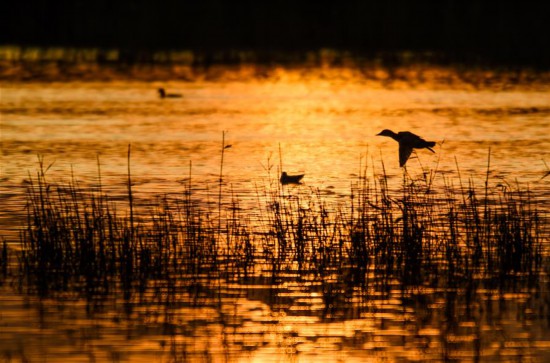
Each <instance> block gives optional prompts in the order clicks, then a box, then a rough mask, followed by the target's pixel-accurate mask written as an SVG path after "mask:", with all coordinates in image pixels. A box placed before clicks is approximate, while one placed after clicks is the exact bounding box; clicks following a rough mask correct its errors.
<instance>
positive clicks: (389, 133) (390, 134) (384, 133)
mask: <svg viewBox="0 0 550 363" xmlns="http://www.w3.org/2000/svg"><path fill="white" fill-rule="evenodd" d="M376 136H388V137H393V136H395V132H393V131H392V130H388V129H384V130H382V131H380V133H378V134H376Z"/></svg>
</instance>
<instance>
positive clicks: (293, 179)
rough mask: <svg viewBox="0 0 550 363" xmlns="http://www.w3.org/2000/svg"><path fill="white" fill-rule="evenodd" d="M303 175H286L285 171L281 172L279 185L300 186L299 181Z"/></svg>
mask: <svg viewBox="0 0 550 363" xmlns="http://www.w3.org/2000/svg"><path fill="white" fill-rule="evenodd" d="M304 175H305V174H299V175H288V174H287V173H286V171H283V173H282V174H281V179H280V181H281V184H283V185H286V184H301V183H300V181H301V180H302V178H303V177H304Z"/></svg>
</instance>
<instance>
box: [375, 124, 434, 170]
mask: <svg viewBox="0 0 550 363" xmlns="http://www.w3.org/2000/svg"><path fill="white" fill-rule="evenodd" d="M376 136H387V137H391V138H392V139H394V140H395V141H397V142H398V143H399V166H401V167H403V166H405V163H406V162H407V160H408V159H409V156H411V153H412V152H413V149H428V150H430V151H431V152H433V153H435V151H433V150H432V147H434V146H435V142H433V141H426V140H424V139H423V138H421V137H420V136H418V135H415V134H413V133H412V132H409V131H400V132H398V133H397V134H396V133H395V132H393V131H391V130H388V129H385V130H382V132H380V133H379V134H377V135H376Z"/></svg>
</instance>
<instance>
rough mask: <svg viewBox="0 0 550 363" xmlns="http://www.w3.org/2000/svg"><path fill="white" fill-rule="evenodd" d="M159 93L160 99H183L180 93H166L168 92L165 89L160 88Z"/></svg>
mask: <svg viewBox="0 0 550 363" xmlns="http://www.w3.org/2000/svg"><path fill="white" fill-rule="evenodd" d="M158 93H159V96H160V98H181V97H182V95H181V94H180V93H166V90H165V89H164V88H159V89H158Z"/></svg>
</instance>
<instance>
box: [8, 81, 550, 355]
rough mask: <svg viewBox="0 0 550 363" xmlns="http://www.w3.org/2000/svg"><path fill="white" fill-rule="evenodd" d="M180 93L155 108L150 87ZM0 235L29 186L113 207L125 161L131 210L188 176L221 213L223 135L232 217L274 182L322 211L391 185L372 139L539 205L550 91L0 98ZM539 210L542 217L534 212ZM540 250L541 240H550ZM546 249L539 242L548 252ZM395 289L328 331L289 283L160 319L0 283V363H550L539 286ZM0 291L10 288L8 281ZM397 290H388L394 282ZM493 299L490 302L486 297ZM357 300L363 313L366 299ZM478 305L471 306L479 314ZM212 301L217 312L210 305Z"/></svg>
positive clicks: (16, 91)
mask: <svg viewBox="0 0 550 363" xmlns="http://www.w3.org/2000/svg"><path fill="white" fill-rule="evenodd" d="M161 86H162V87H165V88H166V89H167V91H168V92H177V93H180V94H182V96H183V97H181V98H167V99H160V98H159V97H158V94H157V88H158V87H161ZM0 87H1V97H0V111H1V142H2V165H1V168H2V169H1V172H2V175H1V183H0V196H1V199H2V209H1V211H0V235H2V236H3V237H4V238H5V239H6V240H7V242H8V245H9V246H10V248H13V249H14V250H16V249H18V241H19V239H18V231H19V229H20V228H22V227H23V225H24V223H25V197H24V195H25V188H26V186H27V185H28V184H27V183H28V180H29V176H31V177H32V176H34V175H35V174H36V172H37V169H38V162H37V155H41V156H42V157H43V158H44V164H45V165H46V166H50V165H51V167H50V168H49V169H48V171H47V178H48V179H49V180H50V181H54V182H66V181H68V180H70V179H71V174H74V177H75V178H76V179H78V180H79V181H80V182H81V183H82V185H84V186H86V185H94V183H97V176H98V159H99V161H100V165H101V176H102V183H103V185H104V188H105V189H106V190H108V191H110V192H111V193H112V194H113V195H117V194H120V195H124V193H125V190H126V189H125V188H126V176H127V166H128V164H127V151H128V145H131V174H132V180H133V183H134V192H135V194H136V196H137V198H138V199H139V200H142V201H144V200H147V199H148V198H153V196H156V195H173V194H178V193H181V192H182V190H183V189H182V188H183V187H182V184H184V183H185V181H186V180H187V178H188V176H189V174H190V172H191V175H192V178H193V180H194V182H195V183H199V184H200V185H201V187H202V189H201V190H202V193H204V194H203V195H204V198H209V197H210V198H213V199H215V198H216V197H217V185H218V184H217V183H218V179H219V173H220V162H221V160H220V158H221V148H222V137H223V138H224V139H225V145H228V144H230V145H231V147H230V148H227V149H225V150H224V160H223V175H224V182H225V184H224V185H225V187H226V188H227V190H229V189H230V190H231V191H232V193H233V195H235V196H237V197H238V198H239V199H240V200H241V201H242V203H241V206H242V207H243V209H244V210H245V212H246V211H247V210H251V209H252V208H253V206H254V205H256V199H257V190H258V188H260V189H261V188H265V187H266V186H268V185H270V183H273V182H274V181H275V182H276V181H277V179H278V174H279V172H280V171H281V168H282V170H285V171H287V172H289V173H292V174H294V173H296V174H298V173H300V174H301V173H305V177H304V184H303V185H302V186H300V187H297V188H312V189H315V190H318V191H319V193H320V195H322V196H323V197H324V198H326V201H327V202H328V203H335V204H338V203H340V202H341V201H343V200H347V198H349V196H350V186H351V184H352V183H353V182H354V180H356V178H357V177H358V175H360V174H361V170H362V168H364V166H365V165H370V167H369V169H368V170H369V173H371V174H370V175H372V174H376V173H377V172H378V173H379V172H381V171H382V169H383V168H384V169H385V172H386V174H387V175H388V178H389V180H390V183H391V182H395V183H396V184H399V183H400V181H401V179H402V169H401V168H399V163H398V153H397V144H396V143H395V142H394V141H393V140H391V139H388V138H384V137H377V136H375V135H376V134H377V133H378V132H380V131H381V130H382V129H385V128H389V129H392V130H394V131H405V130H408V131H412V132H414V133H416V134H418V135H420V136H422V137H423V138H425V139H426V140H430V141H436V142H437V146H436V147H435V148H434V150H435V153H430V152H429V151H427V150H420V151H418V152H417V153H416V155H415V154H413V156H412V157H411V159H409V161H408V163H407V171H408V172H409V173H410V174H411V175H413V176H419V175H422V174H423V172H424V171H426V170H437V175H438V176H437V178H444V177H449V178H454V177H456V174H457V165H458V167H459V168H460V172H461V175H462V177H463V178H465V179H467V178H470V177H471V178H473V180H475V181H476V182H478V183H479V184H480V185H483V183H484V181H485V176H486V171H487V163H488V159H489V150H490V174H491V185H490V187H496V186H498V185H499V184H500V185H502V184H505V183H510V184H514V183H516V182H518V183H521V184H522V185H526V186H528V188H529V189H530V190H531V191H532V192H533V195H534V199H535V200H536V201H537V202H538V203H539V206H540V207H541V208H542V209H544V207H545V203H546V202H547V200H548V198H550V177H547V178H543V176H544V175H545V174H546V173H547V172H548V171H549V169H548V168H549V166H548V165H550V132H549V131H550V128H549V125H550V85H546V86H545V85H540V84H538V85H537V87H531V86H530V85H529V84H510V85H506V84H503V85H497V86H495V85H490V86H483V85H481V86H480V85H475V86H474V85H471V84H467V83H462V82H452V81H450V82H448V83H442V82H438V83H430V82H429V81H425V82H424V83H420V84H415V83H410V82H404V81H395V82H387V81H379V80H372V79H371V80H366V79H362V78H360V77H351V76H348V77H337V76H332V77H326V76H322V73H320V72H311V74H309V73H307V72H305V73H304V72H303V71H301V72H298V71H292V70H279V71H277V72H275V73H274V74H272V75H271V76H269V77H267V78H248V79H246V80H243V81H238V80H235V77H233V78H232V79H230V80H215V81H207V80H197V81H194V82H177V81H171V82H163V83H160V82H150V81H147V82H145V81H143V82H136V81H128V80H114V81H108V82H98V81H89V82H77V81H68V82H49V83H44V82H3V83H0ZM546 207H547V205H546ZM546 238H547V237H546ZM546 242H548V240H547V239H546ZM544 276H545V277H544V278H543V279H542V280H540V281H538V284H537V285H536V286H533V285H529V284H527V285H525V286H522V287H519V288H518V287H517V286H514V287H510V286H507V287H501V288H500V289H496V290H492V289H490V288H488V287H486V286H483V287H479V289H478V290H476V291H478V295H479V296H478V298H479V299H478V300H476V301H475V302H474V303H472V302H471V301H470V300H469V298H470V297H469V296H468V295H467V294H465V293H463V291H461V290H459V289H458V290H457V289H455V290H453V291H449V290H433V291H426V290H423V289H424V288H423V287H422V286H420V287H415V288H414V289H402V288H400V287H399V286H394V285H393V284H392V283H391V282H390V283H389V284H388V285H385V286H387V291H385V292H381V291H379V289H377V288H376V287H367V288H365V289H366V290H362V291H361V292H357V293H356V294H354V293H352V294H351V296H352V298H351V300H349V301H347V304H346V305H345V306H346V309H345V311H343V312H338V314H336V315H337V318H334V317H333V318H329V317H327V314H326V313H327V310H326V309H327V306H326V294H324V293H326V291H325V290H323V291H319V290H318V289H316V286H317V285H316V284H314V283H313V284H312V285H311V284H310V285H307V287H304V286H303V285H301V284H299V283H298V282H297V281H296V279H295V278H294V277H292V276H289V277H287V278H286V279H283V282H282V283H280V284H278V285H277V286H276V287H274V286H271V285H270V284H269V283H268V282H267V281H263V280H261V279H260V280H258V281H255V282H254V283H251V282H249V283H247V284H245V283H241V284H237V283H227V285H225V286H223V288H222V289H220V290H218V291H217V292H204V293H201V294H196V295H193V294H192V293H191V292H189V291H185V292H178V294H180V295H178V296H177V299H176V300H177V302H176V303H173V305H170V304H166V303H165V302H161V301H162V300H155V298H152V297H151V296H149V297H148V298H144V299H140V298H139V297H134V298H132V299H131V300H130V301H126V302H124V303H123V302H121V301H120V299H119V298H120V296H116V294H115V295H114V296H109V297H108V298H106V299H105V300H102V301H101V303H99V302H98V303H97V305H94V304H93V302H90V300H89V299H88V300H87V299H86V298H84V297H82V296H81V295H80V294H78V293H75V292H67V293H65V294H61V295H56V296H53V297H52V296H41V297H38V296H36V295H35V294H33V293H25V289H24V288H23V289H18V288H16V287H15V286H14V285H17V283H14V282H13V280H16V278H15V276H13V275H12V276H11V277H6V278H5V279H4V280H3V281H4V283H3V284H2V286H1V287H0V289H1V290H2V292H1V295H0V356H2V358H3V359H5V360H6V361H31V362H34V361H60V360H64V361H132V362H134V361H155V362H156V361H159V362H165V361H215V362H217V361H243V362H260V361H262V362H263V361H272V362H283V361H295V362H302V361H304V362H307V361H316V362H317V361H326V362H332V361H347V362H351V361H358V362H359V361H361V362H363V361H373V362H375V361H427V360H430V361H440V360H452V361H465V362H466V361H540V362H543V361H548V360H550V326H549V324H550V323H549V322H550V313H549V310H550V288H549V286H550V285H549V280H548V276H547V275H544ZM10 281H11V282H10ZM397 285H398V284H397ZM497 290H498V291H500V293H498V292H495V291H497ZM365 296H369V298H365ZM480 297H481V298H480ZM222 300H223V303H219V304H218V303H214V302H216V301H217V302H219V301H222Z"/></svg>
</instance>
